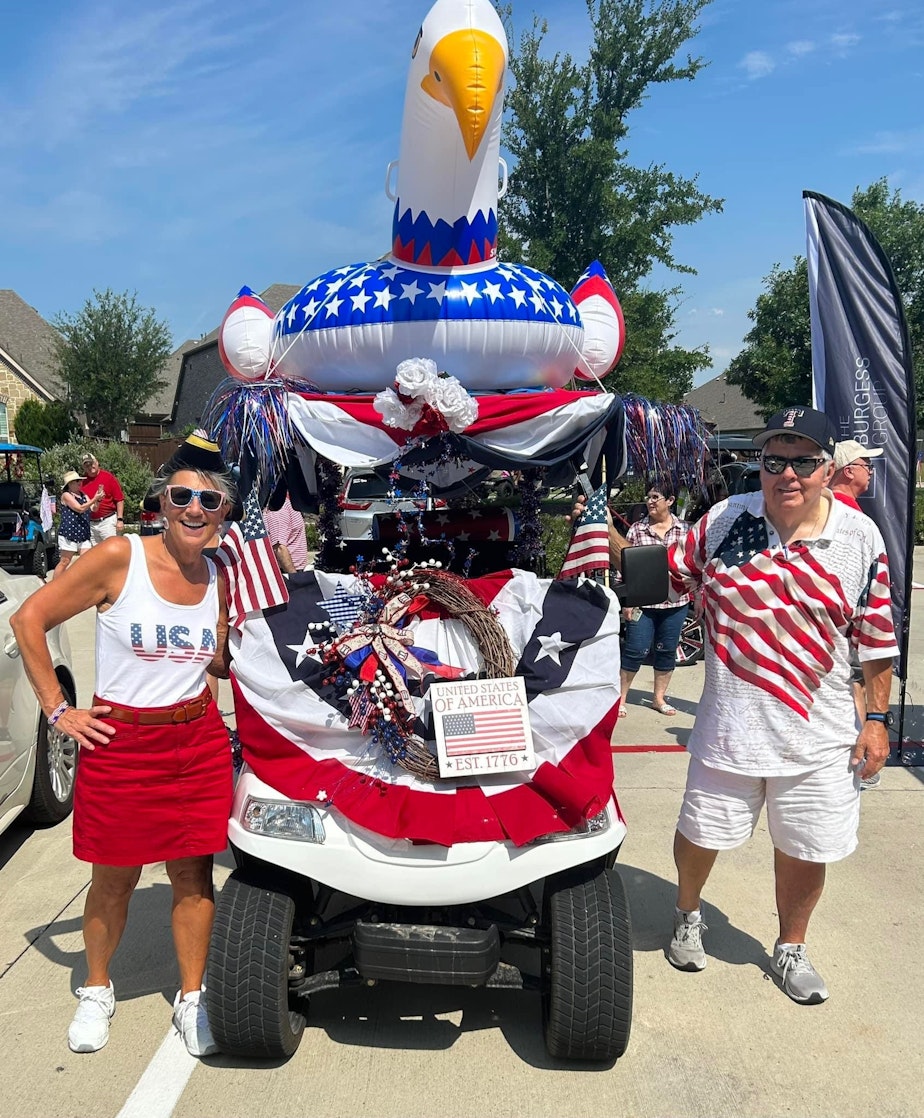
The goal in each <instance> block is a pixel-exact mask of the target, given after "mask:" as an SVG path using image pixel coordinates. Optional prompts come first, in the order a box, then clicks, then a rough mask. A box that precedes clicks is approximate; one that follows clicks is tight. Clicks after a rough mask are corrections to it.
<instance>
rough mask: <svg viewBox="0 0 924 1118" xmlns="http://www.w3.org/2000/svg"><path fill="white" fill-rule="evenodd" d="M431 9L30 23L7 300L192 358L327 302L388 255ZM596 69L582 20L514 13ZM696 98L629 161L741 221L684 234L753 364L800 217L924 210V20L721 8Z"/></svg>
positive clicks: (5, 197) (53, 8)
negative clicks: (408, 94) (338, 279)
mask: <svg viewBox="0 0 924 1118" xmlns="http://www.w3.org/2000/svg"><path fill="white" fill-rule="evenodd" d="M429 6H430V0H354V2H353V3H352V4H349V5H343V4H322V3H320V0H309V3H307V4H306V3H304V0H301V2H295V0H278V2H276V3H273V4H269V3H263V2H261V0H250V2H248V3H246V4H244V3H242V2H241V0H221V2H218V0H183V2H182V3H177V4H171V3H169V2H166V3H165V2H160V3H157V2H154V0H134V2H133V3H132V4H130V5H129V4H124V3H121V2H112V3H101V2H99V0H68V2H67V3H64V2H62V0H45V2H44V3H42V4H32V5H21V6H19V7H18V8H17V16H16V20H15V23H14V22H13V21H7V24H6V26H5V28H4V32H5V40H6V41H5V48H6V49H5V52H4V53H5V61H4V66H3V68H2V70H0V287H9V288H13V289H14V290H15V291H17V292H18V293H19V294H20V295H21V296H22V297H23V298H24V299H25V300H26V301H27V302H29V303H30V304H32V305H33V306H34V307H35V308H36V309H37V310H38V311H39V313H40V314H42V315H43V316H44V317H45V318H48V319H50V318H52V317H53V316H54V315H55V313H57V312H58V311H66V312H69V313H73V312H76V311H77V310H79V308H80V307H81V306H82V304H83V302H84V300H85V299H86V298H87V297H88V296H89V295H90V293H91V291H92V289H93V288H94V287H96V288H104V287H112V288H113V289H114V290H116V291H122V290H134V291H137V292H138V296H139V300H140V301H141V302H142V303H143V304H144V305H146V306H152V307H154V308H155V310H156V311H157V313H158V314H159V315H160V316H161V317H163V318H165V319H166V320H167V322H168V323H169V324H170V327H171V330H172V331H173V335H174V340H175V342H176V343H177V344H179V343H180V342H182V341H183V340H184V339H186V338H190V337H192V338H195V337H198V336H200V335H201V334H203V333H206V332H207V331H209V330H211V329H212V328H214V327H215V326H216V325H217V324H218V322H219V321H220V320H221V317H222V315H223V313H224V311H225V309H226V308H227V306H228V304H229V303H230V302H231V300H232V299H233V297H234V295H235V294H236V292H237V290H238V289H239V288H240V287H241V286H242V285H243V284H248V285H249V286H251V287H252V288H254V289H255V290H262V289H263V288H265V287H268V286H269V285H270V284H272V283H292V284H302V283H307V282H308V281H309V280H311V279H312V278H313V277H314V276H315V275H317V274H318V273H320V272H322V271H325V270H327V269H328V268H332V267H337V266H339V265H342V264H346V263H349V262H351V261H355V260H363V259H372V258H374V257H376V256H378V255H380V254H381V253H382V252H384V251H386V250H387V248H388V246H389V242H390V236H391V203H389V202H388V200H387V199H386V197H385V194H384V189H383V187H384V177H385V167H386V164H387V163H388V161H389V160H391V159H395V158H397V155H398V145H399V131H400V124H401V109H402V102H403V95H404V84H405V79H406V74H407V61H408V57H409V53H410V48H411V46H412V45H413V41H414V37H415V35H416V31H417V28H418V25H419V23H420V21H421V19H422V17H423V16H424V15H425V14H426V11H427V10H428V8H429ZM534 11H535V12H536V13H538V14H540V15H542V16H544V17H545V18H546V19H547V20H548V23H549V34H548V38H547V43H548V45H549V47H550V48H551V49H557V50H561V51H571V52H572V53H573V54H574V55H575V57H577V58H579V59H583V57H584V51H585V49H586V44H587V40H588V33H589V32H588V24H587V18H586V12H585V5H584V3H583V2H582V0H529V2H526V0H514V14H515V19H516V21H517V24H518V26H525V25H526V23H527V22H528V21H529V20H530V19H531V16H532V13H533V12H534ZM700 24H701V32H700V34H699V35H698V36H697V38H696V39H695V40H693V42H692V44H691V45H690V49H691V50H692V51H693V52H694V53H696V54H698V55H701V56H703V57H704V58H705V59H707V60H709V63H710V65H709V67H708V68H707V69H706V70H704V71H703V72H702V73H701V74H700V76H699V77H698V78H697V79H696V80H695V81H694V82H692V83H689V82H683V83H671V84H669V85H666V86H660V87H658V88H656V89H654V90H653V91H652V93H651V96H650V97H649V99H648V101H647V102H646V103H645V105H644V106H643V107H642V108H641V109H640V110H639V111H638V112H637V113H635V114H634V116H633V117H632V118H631V119H630V124H631V126H632V127H631V132H630V137H629V155H630V159H631V160H632V161H633V162H635V163H638V164H642V165H647V164H648V163H651V162H657V163H663V164H665V165H666V166H667V167H668V168H670V169H671V170H674V171H675V172H677V173H680V174H684V175H698V176H699V184H700V186H701V188H702V189H703V190H704V191H706V192H707V193H709V194H712V195H714V196H718V197H722V198H724V199H725V209H724V213H723V214H721V215H718V216H712V217H709V218H706V219H704V220H703V221H701V222H700V223H699V224H698V225H696V226H693V227H691V228H687V229H680V230H678V231H677V235H676V240H675V253H676V256H677V257H678V259H679V260H681V261H683V262H684V263H687V264H690V265H692V266H693V267H694V268H696V269H697V271H698V275H696V276H674V277H671V276H669V275H665V274H662V273H658V274H656V275H655V276H654V277H653V282H655V283H657V284H658V285H659V286H661V285H667V284H674V283H679V284H680V285H681V286H682V287H683V295H682V297H681V299H680V302H679V305H678V309H677V325H678V327H679V331H680V334H679V340H680V341H681V342H682V343H683V344H685V345H689V346H694V345H700V344H704V343H708V344H709V345H710V348H711V350H712V354H713V359H714V363H715V364H714V369H713V370H712V371H711V372H710V373H709V374H707V375H706V376H705V377H703V378H701V379H708V376H714V375H716V373H718V372H720V371H721V370H722V369H724V367H725V365H726V364H727V362H728V361H729V360H730V358H731V357H733V356H734V355H735V353H737V352H738V350H739V349H740V348H741V343H742V337H743V335H744V333H745V332H746V331H747V329H748V325H749V324H748V320H747V317H746V315H747V311H748V309H749V308H750V307H751V306H753V303H754V300H755V298H756V296H757V295H758V294H759V292H760V290H761V280H762V278H763V277H764V276H765V275H766V274H767V273H768V272H769V271H770V269H771V267H772V266H773V264H774V263H775V262H777V261H780V262H782V263H783V264H784V265H788V264H789V263H790V262H791V261H792V258H793V257H794V256H795V255H796V254H798V253H803V252H804V243H805V233H804V219H803V213H802V199H801V192H802V190H803V189H811V190H817V191H820V192H821V193H824V194H828V195H830V196H832V197H834V198H837V199H838V200H840V201H842V202H845V203H849V201H850V197H851V194H852V192H853V190H854V188H855V187H856V186H866V185H868V184H869V183H870V182H872V181H874V180H875V179H877V178H879V177H881V176H886V177H887V178H888V180H889V183H890V186H892V187H898V188H900V189H901V191H902V194H903V196H904V197H905V198H906V199H912V200H915V201H918V202H924V52H922V48H924V7H922V6H921V4H920V3H918V2H915V3H910V2H909V3H901V2H899V3H896V4H895V5H894V6H893V5H891V4H890V3H889V0H885V3H884V4H883V5H872V4H870V3H869V2H868V0H714V2H713V3H712V4H711V5H710V6H709V7H707V8H706V10H705V12H704V13H703V16H702V18H701V21H700Z"/></svg>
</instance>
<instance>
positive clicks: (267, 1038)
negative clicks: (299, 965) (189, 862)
mask: <svg viewBox="0 0 924 1118" xmlns="http://www.w3.org/2000/svg"><path fill="white" fill-rule="evenodd" d="M294 920H295V901H294V900H293V899H292V898H291V897H290V896H289V895H288V893H284V892H281V891H278V890H277V889H274V888H268V887H266V886H260V885H255V884H253V883H252V882H251V881H249V880H248V879H247V877H246V876H245V875H244V874H243V873H242V872H241V871H240V870H235V871H234V873H232V874H231V876H230V877H229V878H228V880H227V881H226V882H225V885H224V888H223V889H222V890H221V895H220V896H219V898H218V903H217V905H216V908H215V926H214V929H213V931H212V942H211V946H210V948H209V962H208V978H207V991H208V992H207V994H206V1003H207V1005H208V1015H209V1024H210V1025H211V1027H212V1033H213V1034H214V1036H215V1040H216V1042H217V1043H218V1046H219V1048H221V1050H222V1051H223V1052H226V1053H228V1054H229V1055H232V1056H251V1057H258V1058H262V1059H268V1060H278V1059H287V1058H288V1057H289V1056H291V1055H292V1053H293V1052H294V1051H295V1049H296V1048H298V1045H299V1042H300V1041H301V1039H302V1033H303V1032H304V1030H305V1018H304V1016H303V1015H302V1014H301V1013H298V1012H296V1011H295V1010H293V1009H291V1008H290V1006H289V965H290V955H289V941H290V939H291V936H292V925H293V922H294Z"/></svg>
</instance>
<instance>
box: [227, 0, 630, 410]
mask: <svg viewBox="0 0 924 1118" xmlns="http://www.w3.org/2000/svg"><path fill="white" fill-rule="evenodd" d="M507 63H508V53H507V40H506V36H505V34H504V29H503V26H502V24H501V21H500V19H499V18H498V15H497V13H496V11H495V10H494V7H493V5H492V3H491V2H490V0H437V2H436V3H435V4H434V5H433V7H432V8H431V9H430V11H429V13H428V15H427V17H426V18H425V20H424V22H423V25H422V26H421V28H420V31H419V32H418V34H417V37H416V40H415V42H414V46H413V50H412V51H411V65H410V71H409V74H408V82H407V91H406V94H405V101H404V119H403V123H402V130H401V147H400V158H399V160H398V161H397V163H396V164H392V165H390V167H389V171H388V176H387V180H386V191H387V192H388V195H389V197H390V198H393V199H394V201H395V210H394V220H393V226H392V244H391V251H390V252H389V253H388V254H387V255H386V256H384V257H383V258H381V259H379V260H374V261H366V262H362V263H356V264H348V265H344V266H342V267H338V268H335V269H333V270H331V271H329V272H325V273H324V274H323V275H320V276H317V277H316V278H315V279H313V280H312V281H311V282H310V283H308V284H306V285H305V286H304V287H303V288H302V289H301V291H299V292H298V294H297V295H295V296H294V297H293V298H292V299H291V300H290V301H289V302H288V303H287V304H286V305H285V306H284V307H283V308H282V309H281V310H280V312H279V313H278V314H277V315H276V316H275V317H274V316H273V314H272V312H271V311H270V310H269V308H268V307H266V305H265V304H263V303H262V302H261V300H259V299H258V298H257V297H256V296H255V295H254V294H253V292H251V291H250V290H249V289H247V288H245V289H243V290H242V291H241V292H240V294H239V296H238V298H237V300H236V301H235V302H234V303H233V304H232V306H231V308H230V309H229V311H228V313H227V315H226V316H225V321H224V323H223V324H222V328H221V334H220V352H221V356H222V360H223V361H224V363H225V366H226V368H227V369H228V371H229V372H230V373H231V374H232V375H233V376H236V377H238V378H240V379H244V380H259V379H262V378H264V377H267V376H272V377H277V378H281V379H283V380H292V381H302V382H304V381H307V382H309V383H310V384H312V385H313V386H315V387H316V388H317V389H319V390H320V391H322V392H336V393H368V392H377V391H379V390H380V389H383V388H384V387H386V385H389V384H391V382H392V380H393V378H394V371H395V368H396V367H397V365H398V364H399V363H400V362H402V361H404V360H405V359H407V358H409V357H412V356H416V355H426V356H428V357H430V358H432V359H433V360H434V361H435V362H436V363H437V365H438V366H439V368H441V369H445V370H446V371H447V372H449V373H451V374H452V375H453V376H454V377H456V378H457V379H458V380H459V381H460V382H461V383H462V385H463V386H464V387H465V388H466V389H468V390H469V391H472V392H497V391H507V390H511V389H517V388H531V387H552V388H558V387H560V386H561V385H563V384H564V383H565V382H566V381H568V380H570V379H571V378H572V377H573V376H575V375H576V376H577V377H578V378H579V379H585V380H595V379H597V378H599V377H602V376H603V375H605V373H606V372H608V371H609V369H610V368H612V366H613V365H614V364H615V363H616V361H617V360H618V358H619V356H620V354H621V352H622V345H623V340H624V326H623V319H622V312H621V310H620V307H619V302H618V300H617V298H616V295H615V293H614V291H613V288H612V286H611V285H610V283H609V280H608V279H607V277H606V274H605V272H604V271H603V268H602V267H601V266H600V265H599V264H597V263H595V264H593V265H591V267H590V268H589V269H588V271H587V272H586V273H585V274H584V276H582V277H581V279H580V280H579V281H578V284H577V286H576V287H575V289H574V291H573V292H572V293H570V294H569V293H568V292H567V291H566V290H565V289H564V288H563V287H562V286H561V284H559V283H558V282H556V280H554V279H552V278H551V277H550V276H547V275H544V274H543V273H542V272H539V271H536V269H534V268H529V267H527V266H525V265H519V264H508V263H504V262H498V261H497V259H496V255H497V203H498V198H499V197H500V196H502V192H503V191H504V190H505V189H506V174H507V168H506V164H505V163H504V162H503V160H501V159H500V131H501V114H502V111H503V93H504V79H505V76H506V72H507ZM395 169H397V175H396V176H395V175H394V173H393V172H394V171H395ZM392 178H396V184H395V188H394V190H392V188H391V185H390V184H391V180H392Z"/></svg>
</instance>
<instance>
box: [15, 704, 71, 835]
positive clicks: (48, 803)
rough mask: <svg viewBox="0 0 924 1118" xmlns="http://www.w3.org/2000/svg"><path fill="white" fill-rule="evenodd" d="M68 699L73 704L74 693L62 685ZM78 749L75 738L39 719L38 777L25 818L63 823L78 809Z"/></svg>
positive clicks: (34, 780) (48, 823)
mask: <svg viewBox="0 0 924 1118" xmlns="http://www.w3.org/2000/svg"><path fill="white" fill-rule="evenodd" d="M61 690H62V691H63V692H64V697H65V699H67V701H68V702H69V703H71V704H72V705H73V703H74V702H75V699H74V695H73V692H72V691H71V690H70V688H69V687H67V686H62V688H61ZM77 756H78V747H77V742H76V741H75V740H74V738H72V737H69V736H68V735H67V734H64V733H62V732H61V731H60V730H58V729H57V728H56V727H54V726H49V725H48V719H47V718H46V717H45V715H44V714H43V715H41V717H40V718H39V724H38V730H37V731H36V735H35V776H34V777H33V780H32V796H31V798H30V800H29V806H28V807H27V808H26V810H25V812H24V815H25V816H26V818H27V819H29V820H30V821H31V822H32V823H38V824H40V825H42V826H46V825H51V824H54V823H60V822H61V821H62V820H64V819H67V817H68V816H69V815H70V813H71V812H72V811H73V810H74V781H75V780H76V778H77Z"/></svg>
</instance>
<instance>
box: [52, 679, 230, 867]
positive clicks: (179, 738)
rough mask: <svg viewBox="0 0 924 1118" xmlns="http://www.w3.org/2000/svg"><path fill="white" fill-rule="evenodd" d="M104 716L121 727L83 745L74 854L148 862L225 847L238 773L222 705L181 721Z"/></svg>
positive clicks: (119, 862)
mask: <svg viewBox="0 0 924 1118" xmlns="http://www.w3.org/2000/svg"><path fill="white" fill-rule="evenodd" d="M102 701H105V700H102ZM103 721H108V722H109V725H110V726H113V727H115V734H114V736H113V738H112V740H111V741H110V742H109V744H108V745H97V746H96V748H95V749H92V750H89V749H81V751H80V762H79V764H78V765H77V782H76V786H75V790H74V854H75V856H76V857H77V858H80V859H81V860H82V861H84V862H94V863H97V864H100V865H107V866H143V865H147V864H149V863H151V862H167V861H173V860H174V859H176V858H192V857H200V856H203V855H207V854H217V853H218V852H219V851H222V850H224V848H225V846H226V845H227V842H228V816H229V815H230V813H231V797H232V793H233V781H232V771H231V745H230V742H229V740H228V731H227V729H226V728H225V724H224V722H222V720H221V715H220V714H219V712H218V707H217V705H216V704H215V703H210V704H209V706H208V709H207V710H206V713H205V714H204V715H203V716H202V717H201V718H197V719H195V720H194V721H192V722H183V723H180V724H178V725H172V724H171V725H166V726H133V725H131V724H130V723H127V722H116V721H114V720H109V719H105V718H104V719H103Z"/></svg>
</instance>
